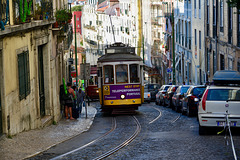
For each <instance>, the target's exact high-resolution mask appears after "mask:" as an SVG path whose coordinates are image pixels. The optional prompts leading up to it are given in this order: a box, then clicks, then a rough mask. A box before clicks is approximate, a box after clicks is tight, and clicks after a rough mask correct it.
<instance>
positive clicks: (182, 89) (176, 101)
mask: <svg viewBox="0 0 240 160" xmlns="http://www.w3.org/2000/svg"><path fill="white" fill-rule="evenodd" d="M189 87H190V85H181V86H179V87H178V89H177V91H176V94H174V95H173V97H172V105H173V107H172V108H173V110H175V111H177V112H180V110H181V107H182V101H181V100H182V98H183V96H184V93H186V92H187V90H188V89H189Z"/></svg>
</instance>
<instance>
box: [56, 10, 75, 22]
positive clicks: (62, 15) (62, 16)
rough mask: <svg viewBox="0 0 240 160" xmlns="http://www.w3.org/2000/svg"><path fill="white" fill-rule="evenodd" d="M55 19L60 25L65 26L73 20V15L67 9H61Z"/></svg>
mask: <svg viewBox="0 0 240 160" xmlns="http://www.w3.org/2000/svg"><path fill="white" fill-rule="evenodd" d="M55 17H56V21H57V22H58V24H63V23H66V22H67V21H69V20H71V19H72V13H71V12H70V11H69V10H67V9H59V10H57V11H56V12H55Z"/></svg>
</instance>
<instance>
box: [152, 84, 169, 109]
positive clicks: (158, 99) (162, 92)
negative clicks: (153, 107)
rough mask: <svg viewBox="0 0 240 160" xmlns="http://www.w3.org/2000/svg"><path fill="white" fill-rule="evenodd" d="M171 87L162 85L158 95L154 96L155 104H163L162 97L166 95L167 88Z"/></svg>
mask: <svg viewBox="0 0 240 160" xmlns="http://www.w3.org/2000/svg"><path fill="white" fill-rule="evenodd" d="M170 86H171V85H162V87H161V88H160V89H159V91H158V93H157V94H156V104H157V105H162V104H163V97H164V96H165V94H166V93H167V90H168V88H169V87H170Z"/></svg>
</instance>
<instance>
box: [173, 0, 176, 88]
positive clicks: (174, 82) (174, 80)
mask: <svg viewBox="0 0 240 160" xmlns="http://www.w3.org/2000/svg"><path fill="white" fill-rule="evenodd" d="M172 22H173V23H172V54H173V70H172V71H173V81H172V83H173V84H176V79H175V43H174V39H175V38H174V8H173V3H172Z"/></svg>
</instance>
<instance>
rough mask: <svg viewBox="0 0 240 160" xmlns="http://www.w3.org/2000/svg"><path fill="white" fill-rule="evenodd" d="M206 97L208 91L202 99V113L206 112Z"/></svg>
mask: <svg viewBox="0 0 240 160" xmlns="http://www.w3.org/2000/svg"><path fill="white" fill-rule="evenodd" d="M207 95H208V90H207V91H206V93H205V94H204V96H203V99H202V109H203V110H204V111H205V110H206V100H207Z"/></svg>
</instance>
